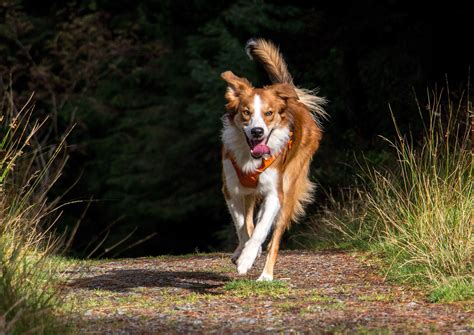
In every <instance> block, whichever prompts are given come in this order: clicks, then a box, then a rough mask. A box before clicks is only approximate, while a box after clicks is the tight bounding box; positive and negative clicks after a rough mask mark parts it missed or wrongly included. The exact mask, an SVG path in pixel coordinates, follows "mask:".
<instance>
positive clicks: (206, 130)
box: [0, 0, 469, 256]
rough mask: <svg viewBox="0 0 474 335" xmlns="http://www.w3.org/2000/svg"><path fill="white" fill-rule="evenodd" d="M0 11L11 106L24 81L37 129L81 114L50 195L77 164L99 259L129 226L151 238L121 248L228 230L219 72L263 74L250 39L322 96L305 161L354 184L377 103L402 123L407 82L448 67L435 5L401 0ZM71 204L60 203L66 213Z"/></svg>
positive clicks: (10, 3) (14, 1) (186, 244)
mask: <svg viewBox="0 0 474 335" xmlns="http://www.w3.org/2000/svg"><path fill="white" fill-rule="evenodd" d="M400 11H401V12H400ZM445 11H446V9H445V8H443V10H442V11H441V14H442V15H441V17H442V18H443V20H444V18H445ZM466 13H467V12H466ZM0 18H1V19H2V20H0V22H3V24H0V52H1V54H2V57H1V58H0V76H1V80H0V89H2V88H1V87H3V83H5V84H9V83H10V78H11V84H12V87H13V91H14V92H15V97H14V98H15V100H16V101H17V102H19V103H20V104H21V103H23V102H24V101H26V100H27V98H28V94H29V92H31V91H35V92H36V101H37V103H36V106H37V107H36V113H37V114H38V115H44V116H46V115H48V116H49V117H51V119H52V126H51V127H50V129H48V130H47V131H46V130H45V131H44V133H43V134H42V136H43V137H44V138H49V139H54V138H56V139H57V138H59V137H60V136H61V134H62V133H63V132H64V130H65V129H68V128H69V127H70V126H71V125H72V124H77V127H76V128H75V132H74V134H73V136H71V137H70V139H69V142H70V143H71V144H72V145H70V146H69V153H70V162H71V163H70V164H69V165H68V167H67V169H66V171H65V173H64V175H65V178H64V179H63V183H62V184H61V185H60V188H58V189H56V192H57V193H58V194H60V193H62V192H63V191H66V190H67V189H68V188H69V186H70V185H72V184H74V183H75V182H76V177H77V176H78V175H81V176H82V178H81V179H80V180H79V181H78V183H77V185H76V187H75V188H74V189H73V190H72V191H70V192H69V193H68V196H69V199H89V198H91V197H93V199H95V200H97V201H96V202H94V203H93V204H92V205H91V206H90V208H89V210H88V211H87V213H86V214H85V218H84V220H83V224H82V225H81V228H80V229H79V231H78V235H77V240H76V243H75V244H74V249H75V250H76V251H78V252H79V253H82V254H88V253H89V252H91V251H92V250H93V249H94V247H95V246H97V244H99V243H100V242H101V241H102V240H104V239H105V240H104V243H103V244H102V245H101V247H99V248H98V249H97V251H96V253H95V255H96V256H98V255H101V254H104V253H105V254H107V255H108V256H114V255H115V254H116V253H117V252H119V251H121V250H124V249H125V248H124V247H123V245H122V246H121V247H119V248H115V249H113V250H112V251H109V252H106V251H107V250H109V249H110V248H111V247H112V246H113V245H115V244H116V243H118V242H119V241H121V240H122V239H123V238H124V237H126V236H128V235H129V234H130V233H131V232H135V233H134V234H133V236H132V238H131V240H130V239H128V240H126V241H125V243H130V242H131V241H133V242H135V241H138V240H141V239H145V238H147V237H151V235H152V234H154V233H156V236H154V237H153V238H152V239H150V240H149V241H148V242H146V243H144V244H141V245H140V247H139V248H136V249H130V250H127V252H128V255H134V254H137V255H138V254H140V255H144V254H158V253H169V252H172V253H178V252H181V253H183V252H192V251H194V250H195V249H196V248H199V249H200V250H212V249H213V248H219V247H221V246H222V245H221V242H222V241H225V240H224V239H222V238H219V239H217V238H216V237H218V236H222V235H230V234H228V233H222V232H223V230H224V227H231V226H230V225H229V224H228V223H229V221H230V218H229V216H228V213H227V212H226V210H225V205H224V202H223V200H222V195H221V192H220V184H221V181H220V162H219V161H220V157H219V156H220V127H221V124H220V123H221V121H220V119H221V116H222V115H223V113H224V109H223V105H224V103H225V101H224V99H223V93H224V90H225V85H224V83H223V82H222V81H221V79H220V78H219V75H220V73H221V72H222V71H224V70H232V71H234V72H235V73H236V74H237V75H241V76H245V77H248V78H249V79H250V80H251V81H252V82H253V83H254V84H255V85H257V86H260V85H264V84H266V83H268V80H267V77H266V74H265V73H264V72H263V70H262V69H260V68H259V67H258V66H257V65H255V64H254V63H253V62H251V61H250V60H249V59H248V58H247V56H246V55H245V52H244V50H243V47H244V44H245V42H246V40H247V39H248V38H250V37H266V38H269V39H272V40H274V41H275V42H276V43H277V44H279V45H281V50H282V52H283V53H284V55H285V58H286V59H287V61H288V64H289V67H290V71H291V73H292V74H293V75H294V77H295V82H296V83H297V84H298V85H300V86H302V87H305V88H314V87H316V86H320V87H321V94H322V95H323V96H326V97H328V99H329V101H330V104H329V106H328V112H329V114H330V115H331V120H330V122H329V123H327V124H326V125H325V137H324V142H323V144H322V146H321V149H320V150H319V152H318V154H317V156H316V159H315V164H314V166H313V169H312V177H313V179H315V180H318V181H320V183H321V184H322V186H323V187H324V188H325V189H327V190H330V189H336V188H339V187H340V186H343V187H346V186H348V185H351V184H353V171H354V166H355V165H356V164H354V161H355V159H354V155H353V154H352V152H353V151H356V152H359V151H360V150H364V151H366V152H369V151H370V155H369V156H370V159H372V160H373V161H374V162H376V163H377V164H384V163H385V162H386V156H385V155H384V151H383V150H384V149H383V144H382V141H380V140H379V139H377V138H376V137H375V135H376V134H380V133H384V134H390V132H391V131H392V130H390V118H389V113H388V112H387V108H386V103H387V101H389V102H390V103H391V104H392V105H393V106H394V108H396V110H398V111H400V113H399V115H397V120H399V122H400V124H401V127H402V128H406V127H407V125H408V124H409V122H410V121H413V120H414V116H415V115H416V113H415V110H414V109H413V108H411V107H410V104H408V103H407V102H406V96H407V94H408V93H409V92H408V91H409V90H410V89H411V87H412V86H414V87H419V86H420V85H421V84H422V85H423V86H424V85H425V82H426V81H427V80H431V79H438V78H437V77H436V76H437V72H436V71H439V72H440V73H442V74H443V75H444V73H445V72H446V71H448V70H449V68H446V66H442V67H440V68H439V70H438V69H435V68H434V67H431V66H430V65H431V63H429V62H428V61H427V59H429V60H430V62H431V60H432V59H433V62H435V61H436V57H437V55H439V54H440V53H441V51H442V50H439V48H437V49H436V52H434V51H435V50H434V44H433V42H432V38H433V36H434V35H435V32H434V31H433V30H432V26H433V25H432V23H433V22H435V23H436V26H438V24H437V22H438V21H439V18H437V17H436V15H431V14H430V15H427V16H426V17H420V15H418V13H417V12H416V11H415V12H411V11H410V10H406V11H405V10H401V9H400V8H399V7H398V1H394V2H390V3H384V4H379V2H376V1H366V2H362V3H358V4H357V5H355V4H353V5H349V4H347V5H345V6H338V5H335V4H333V3H319V4H306V5H303V4H301V3H300V4H290V5H286V4H282V3H281V2H280V1H274V0H272V1H263V0H258V1H251V2H248V1H236V2H232V3H229V2H226V1H222V0H216V1H202V0H199V1H193V2H189V1H184V0H177V1H171V0H162V1H155V0H138V1H134V2H133V3H130V2H127V1H112V0H86V1H77V0H72V1H68V2H67V5H65V4H64V2H63V1H58V0H48V1H47V5H46V4H44V3H40V2H34V1H29V0H7V1H3V2H2V3H1V4H0ZM456 21H457V22H464V21H463V20H461V19H458V18H457V17H456ZM466 22H469V21H468V20H466ZM449 28H450V27H444V28H443V29H449ZM446 35H447V36H449V38H450V40H452V39H453V38H461V37H457V36H458V35H459V34H450V33H448V32H447V33H446ZM459 36H460V35H459ZM432 44H433V45H432ZM460 57H468V53H458V54H457V55H456V61H455V62H454V61H452V59H451V60H448V61H444V62H445V63H442V65H443V64H444V65H446V64H448V65H452V64H462V62H461V61H459V62H458V59H459V58H460ZM440 58H442V56H440ZM442 59H444V58H442ZM427 62H428V63H429V64H428V65H426V64H427ZM463 71H465V69H463ZM464 73H465V72H463V74H464ZM417 124H418V123H412V124H411V125H410V126H411V127H412V129H413V131H414V132H417V130H420V129H419V127H418V126H417ZM324 198H325V196H324V195H322V194H320V195H319V198H318V201H317V202H316V205H315V207H316V208H317V206H318V205H317V203H322V200H323V199H324ZM83 210H84V207H83V205H79V206H77V207H70V208H68V209H67V210H66V213H65V222H66V223H65V226H68V225H73V224H75V223H76V221H77V219H78V218H79V217H81V216H82V214H83ZM310 211H311V210H310ZM197 219H199V220H201V219H205V222H206V223H205V224H204V225H197V224H196V220H197ZM66 228H67V227H64V229H66ZM230 229H232V228H230ZM219 232H220V233H219ZM178 235H179V236H180V238H179V239H178V238H176V236H178ZM106 237H107V238H106ZM225 242H230V241H225ZM225 245H226V246H230V243H226V244H225Z"/></svg>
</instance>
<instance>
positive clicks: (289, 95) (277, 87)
mask: <svg viewBox="0 0 474 335" xmlns="http://www.w3.org/2000/svg"><path fill="white" fill-rule="evenodd" d="M270 88H271V89H272V90H273V91H274V92H275V93H276V95H278V96H279V97H280V98H282V99H283V100H287V99H298V94H296V91H295V88H294V86H293V85H291V84H273V85H272V86H270Z"/></svg>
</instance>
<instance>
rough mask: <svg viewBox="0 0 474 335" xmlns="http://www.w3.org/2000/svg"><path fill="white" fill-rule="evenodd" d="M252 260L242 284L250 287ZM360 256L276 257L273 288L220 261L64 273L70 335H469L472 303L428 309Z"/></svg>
mask: <svg viewBox="0 0 474 335" xmlns="http://www.w3.org/2000/svg"><path fill="white" fill-rule="evenodd" d="M263 262H264V257H261V258H260V259H259V260H258V261H257V264H256V266H254V269H253V270H252V272H251V273H249V274H248V275H247V276H246V277H244V278H246V279H255V278H257V277H258V275H259V271H261V269H262V267H263ZM369 263H370V262H369V261H364V260H361V258H360V256H358V255H354V254H349V253H343V252H306V251H304V252H302V251H292V252H282V253H281V254H280V257H279V259H278V263H277V266H276V272H275V278H276V279H279V281H277V282H276V283H274V284H262V285H259V284H256V283H255V282H254V281H248V280H244V279H243V278H242V277H240V276H238V275H237V274H236V270H235V267H234V266H233V265H232V264H231V262H230V255H229V254H206V255H192V256H182V257H157V258H139V259H124V260H113V261H102V262H94V263H88V264H86V265H85V266H82V267H80V268H75V269H71V270H70V274H71V276H72V277H73V279H71V280H70V281H69V282H68V284H67V290H68V291H69V293H68V299H69V301H70V302H71V303H72V304H73V309H74V311H75V313H74V316H73V317H72V318H71V320H70V322H71V323H72V324H74V325H75V327H77V328H76V331H77V333H94V334H96V333H98V334H102V333H110V334H112V333H113V334H121V333H123V334H128V333H133V334H150V333H153V334H155V333H158V334H163V333H166V334H169V333H171V334H183V333H206V334H209V333H218V334H231V333H239V334H240V333H259V334H261V333H282V332H283V333H299V332H302V333H305V334H306V333H307V334H320V333H376V334H378V333H383V334H391V333H454V332H456V333H457V332H459V333H473V334H474V322H473V320H474V304H473V303H472V302H464V303H455V304H433V303H429V302H427V301H426V298H425V297H424V296H423V294H421V292H414V291H413V290H411V289H408V288H406V287H401V286H396V285H390V284H388V283H386V282H384V280H383V278H382V277H381V276H380V275H378V274H377V272H376V271H375V269H374V268H373V267H372V266H370V264H369Z"/></svg>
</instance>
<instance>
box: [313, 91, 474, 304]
mask: <svg viewBox="0 0 474 335" xmlns="http://www.w3.org/2000/svg"><path fill="white" fill-rule="evenodd" d="M469 103H470V102H468V103H467V105H469ZM465 106H466V101H463V100H462V98H461V99H460V100H459V101H458V102H457V103H456V104H455V103H454V102H453V101H451V100H450V98H449V94H447V96H446V97H445V98H443V96H442V94H438V95H435V94H433V95H429V96H428V103H427V111H428V118H427V121H426V122H425V123H424V137H423V141H422V142H417V143H415V142H414V141H413V140H411V139H410V137H409V136H405V135H404V134H402V132H401V131H400V129H399V128H398V127H397V124H396V121H395V119H394V124H395V129H396V133H397V139H396V140H394V141H389V140H387V142H388V143H389V145H390V146H391V147H392V149H393V152H394V160H393V165H392V166H391V167H390V168H385V169H383V168H380V167H371V166H370V164H369V162H368V161H367V162H365V163H364V164H363V165H364V167H363V168H362V169H363V171H362V172H361V175H362V181H363V183H362V184H363V185H364V186H363V187H359V188H358V189H354V190H352V191H350V192H345V193H344V195H343V199H342V201H336V200H334V199H332V200H331V202H330V204H329V206H328V207H327V208H326V210H325V211H324V212H323V213H322V215H320V217H318V218H317V220H318V222H323V223H324V225H325V227H327V228H330V229H331V233H332V234H333V236H331V237H332V238H334V237H335V238H334V239H335V240H336V242H335V245H338V246H339V247H350V248H356V249H363V250H370V251H371V252H372V254H373V255H376V256H378V257H380V258H381V259H382V261H383V263H382V264H383V271H384V272H385V274H386V275H387V276H388V277H389V278H392V279H395V280H397V281H401V282H406V283H411V284H415V285H418V286H419V287H423V288H424V289H426V291H427V294H428V295H430V299H431V300H432V301H455V300H466V299H470V298H472V297H473V294H472V292H473V279H472V273H473V262H472V255H473V252H474V243H473V242H474V238H473V226H474V224H473V223H474V221H473V220H474V219H473V217H474V182H473V180H474V163H473V151H472V143H471V137H470V136H471V135H470V130H471V122H472V121H471V119H470V118H472V117H473V116H472V115H469V112H468V111H467V109H466V107H465ZM420 114H423V112H422V111H421V108H420Z"/></svg>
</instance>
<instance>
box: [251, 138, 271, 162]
mask: <svg viewBox="0 0 474 335" xmlns="http://www.w3.org/2000/svg"><path fill="white" fill-rule="evenodd" d="M250 154H251V155H252V157H253V158H260V157H262V156H263V155H269V154H270V148H269V147H268V145H267V144H266V143H265V141H264V140H261V141H256V140H251V141H250Z"/></svg>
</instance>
